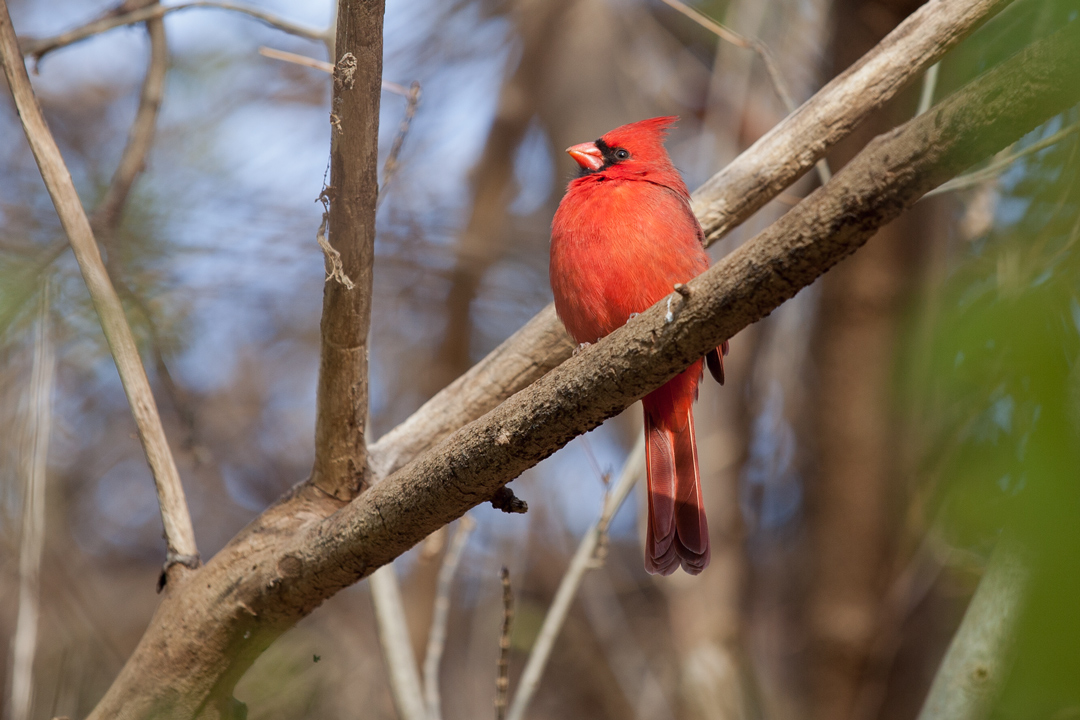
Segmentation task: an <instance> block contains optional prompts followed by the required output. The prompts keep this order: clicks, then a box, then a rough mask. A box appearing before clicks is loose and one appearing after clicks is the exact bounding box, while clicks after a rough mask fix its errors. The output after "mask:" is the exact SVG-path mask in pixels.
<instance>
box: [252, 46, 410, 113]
mask: <svg viewBox="0 0 1080 720" xmlns="http://www.w3.org/2000/svg"><path fill="white" fill-rule="evenodd" d="M259 54H260V55H262V56H263V57H267V58H270V59H271V60H281V61H282V62H287V63H293V64H294V65H303V66H304V67H308V68H311V69H312V70H320V71H322V72H324V73H327V74H329V75H333V74H334V66H333V64H332V63H328V62H326V61H325V60H316V59H315V58H313V57H308V56H307V55H300V54H299V53H293V52H289V51H287V50H278V49H277V48H272V47H267V46H265V45H263V46H262V47H260V48H259ZM413 85H414V86H417V101H419V83H415V82H414V83H413ZM382 89H383V90H385V91H386V92H390V93H394V94H395V95H400V96H401V97H404V98H408V97H411V95H412V90H411V89H410V88H407V87H405V86H404V85H402V84H401V83H396V82H390V81H389V80H383V81H382Z"/></svg>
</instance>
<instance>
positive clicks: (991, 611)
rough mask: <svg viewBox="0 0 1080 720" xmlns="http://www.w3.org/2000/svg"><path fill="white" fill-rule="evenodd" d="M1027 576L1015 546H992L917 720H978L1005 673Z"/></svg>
mask: <svg viewBox="0 0 1080 720" xmlns="http://www.w3.org/2000/svg"><path fill="white" fill-rule="evenodd" d="M1028 579H1029V572H1028V569H1027V567H1026V566H1025V562H1024V558H1023V557H1022V553H1021V550H1020V548H1019V547H1017V546H1016V545H1015V541H1014V540H1012V539H1011V538H1009V537H1008V536H1007V535H1006V536H1005V537H1003V538H1002V539H1001V540H999V541H998V545H997V547H996V548H994V552H993V554H992V555H991V556H990V563H989V565H988V566H987V568H986V574H985V575H983V578H982V580H981V581H980V582H979V587H978V588H976V590H975V595H974V596H973V597H972V598H971V603H970V604H969V605H968V609H967V612H965V613H964V619H963V621H961V623H960V628H959V629H958V630H957V631H956V635H955V636H954V637H953V640H952V643H950V644H949V649H948V651H947V652H946V653H945V658H944V659H943V660H942V661H941V667H940V668H939V669H938V671H937V674H936V675H935V676H934V683H933V684H932V685H931V686H930V693H929V695H928V696H927V698H926V702H925V704H924V705H923V708H922V711H921V712H920V713H919V720H982V719H983V718H985V717H988V716H989V714H990V709H991V704H992V703H993V701H994V698H995V697H997V692H998V690H1000V689H1001V684H1002V682H1003V681H1004V679H1005V674H1006V672H1007V671H1008V666H1009V665H1008V663H1009V651H1010V649H1011V647H1012V644H1013V640H1014V639H1015V638H1014V635H1015V631H1016V624H1017V622H1018V620H1019V618H1020V614H1021V611H1022V609H1023V604H1024V601H1025V599H1026V595H1027V585H1028Z"/></svg>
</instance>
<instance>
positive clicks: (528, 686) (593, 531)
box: [507, 435, 645, 720]
mask: <svg viewBox="0 0 1080 720" xmlns="http://www.w3.org/2000/svg"><path fill="white" fill-rule="evenodd" d="M644 469H645V436H644V435H640V436H639V437H638V440H637V443H636V444H635V445H634V449H633V450H631V451H630V455H629V456H628V457H627V458H626V462H625V463H624V464H623V469H622V473H621V474H620V475H619V480H618V481H617V482H616V483H615V486H614V488H612V490H611V491H610V492H609V493H608V494H606V495H605V496H604V508H603V510H602V511H601V513H600V517H599V519H598V520H597V521H596V522H595V523H593V525H592V527H590V528H589V530H588V531H587V532H586V533H585V537H583V538H582V539H581V544H580V545H578V549H577V552H575V553H574V557H573V558H572V559H571V560H570V566H569V567H567V568H566V573H565V574H564V575H563V577H562V580H561V581H560V582H559V589H558V590H557V591H556V592H555V599H554V600H553V601H552V602H551V607H550V608H548V611H547V615H545V616H544V624H543V625H541V626H540V634H539V635H537V638H536V643H535V644H534V645H533V648H532V651H531V652H530V653H529V659H528V660H526V661H525V670H524V671H523V672H522V673H521V680H520V682H519V683H518V688H517V692H515V693H514V702H513V704H512V705H511V706H510V713H509V714H508V715H507V720H522V718H524V717H525V710H526V709H527V708H528V707H529V702H530V701H531V700H532V698H533V695H534V694H535V693H536V688H537V687H538V686H539V685H540V678H541V677H542V676H543V674H544V668H545V667H546V666H547V661H548V658H550V657H551V649H552V647H554V645H555V639H556V638H557V637H558V636H559V631H560V630H562V626H563V623H564V622H565V621H566V616H567V614H568V613H569V612H570V605H571V603H573V601H574V596H575V595H576V594H577V591H578V588H579V587H581V580H582V578H584V577H585V571H586V570H588V569H590V568H594V567H599V565H600V564H601V563H602V562H603V558H602V555H603V553H604V547H605V543H606V538H607V529H608V526H609V525H610V524H611V520H612V518H614V517H615V513H617V512H618V511H619V508H620V507H622V504H623V503H624V502H625V501H626V498H627V497H629V495H630V490H631V489H632V488H633V487H634V483H635V482H637V480H638V478H639V477H641V474H642V472H643V471H644Z"/></svg>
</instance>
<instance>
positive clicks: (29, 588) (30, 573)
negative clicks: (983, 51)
mask: <svg viewBox="0 0 1080 720" xmlns="http://www.w3.org/2000/svg"><path fill="white" fill-rule="evenodd" d="M49 290H50V288H49V281H48V280H46V281H45V282H43V283H42V284H41V302H40V305H39V309H38V321H37V332H36V333H35V337H34V361H33V370H32V372H31V374H30V387H29V388H28V391H29V392H28V394H29V400H30V402H29V403H28V406H29V412H27V416H26V425H27V438H26V443H25V445H26V447H25V448H24V467H25V470H26V484H25V486H24V488H23V496H22V505H23V507H22V510H23V512H22V525H21V526H20V528H19V534H20V535H21V536H22V537H21V544H20V548H19V611H18V615H17V616H16V618H15V634H14V636H13V637H12V640H11V684H10V688H11V690H10V695H9V697H8V713H7V716H8V717H9V718H10V719H11V720H29V718H30V713H31V708H32V707H33V697H34V692H33V691H34V685H33V679H34V655H35V654H36V652H37V637H38V618H39V616H40V611H41V607H40V602H41V579H40V571H41V555H42V551H43V550H44V549H45V469H46V464H47V461H48V458H49V433H50V432H51V431H52V390H53V381H54V379H55V375H56V356H55V354H54V352H53V346H52V339H51V337H50V332H49Z"/></svg>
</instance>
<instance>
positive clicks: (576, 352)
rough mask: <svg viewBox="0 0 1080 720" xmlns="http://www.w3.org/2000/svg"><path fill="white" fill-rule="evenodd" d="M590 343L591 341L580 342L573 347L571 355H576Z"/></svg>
mask: <svg viewBox="0 0 1080 720" xmlns="http://www.w3.org/2000/svg"><path fill="white" fill-rule="evenodd" d="M590 345H592V343H581V344H580V345H578V346H577V347H576V348H574V352H573V357H577V356H578V353H580V352H583V351H584V350H585V348H587V347H589V346H590Z"/></svg>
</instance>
